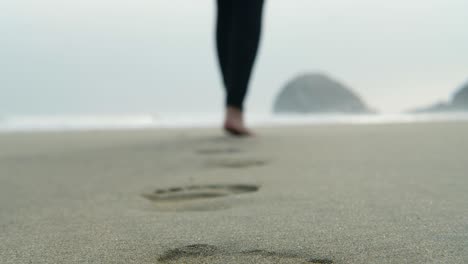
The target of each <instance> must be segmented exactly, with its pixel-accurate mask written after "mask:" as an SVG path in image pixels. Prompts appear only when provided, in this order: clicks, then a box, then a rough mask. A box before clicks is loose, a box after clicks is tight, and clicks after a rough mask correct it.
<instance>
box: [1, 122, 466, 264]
mask: <svg viewBox="0 0 468 264" xmlns="http://www.w3.org/2000/svg"><path fill="white" fill-rule="evenodd" d="M257 133H258V134H259V135H260V136H259V137H256V138H251V139H234V138H228V137H225V136H223V135H222V134H220V132H219V131H218V130H217V129H196V130H188V129H176V130H170V129H162V130H144V131H107V132H104V131H101V132H68V133H22V134H21V133H18V134H0V263H15V264H16V263H467V262H468V202H467V201H468V155H467V154H468V153H467V152H468V123H427V124H424V123H420V124H394V125H354V126H353V125H322V126H310V127H281V128H262V129H258V130H257Z"/></svg>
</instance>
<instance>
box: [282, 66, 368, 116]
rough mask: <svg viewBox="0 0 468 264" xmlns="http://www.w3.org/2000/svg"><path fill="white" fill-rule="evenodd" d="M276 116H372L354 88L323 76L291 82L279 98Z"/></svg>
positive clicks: (313, 75)
mask: <svg viewBox="0 0 468 264" xmlns="http://www.w3.org/2000/svg"><path fill="white" fill-rule="evenodd" d="M273 112H274V113H303V114H306V113H354V114H356V113H370V112H372V111H370V110H369V109H368V108H367V106H366V105H365V104H364V103H363V101H362V100H361V99H360V98H359V96H358V95H356V94H355V93H354V92H353V91H352V90H351V89H349V88H348V87H346V86H344V85H343V84H341V83H339V82H337V81H335V80H333V79H331V78H329V77H327V76H325V75H323V74H304V75H300V76H298V77H296V78H294V79H292V80H291V81H289V82H288V83H287V84H286V85H285V87H284V88H283V89H282V90H281V92H280V93H279V95H278V96H277V97H276V100H275V102H274V106H273Z"/></svg>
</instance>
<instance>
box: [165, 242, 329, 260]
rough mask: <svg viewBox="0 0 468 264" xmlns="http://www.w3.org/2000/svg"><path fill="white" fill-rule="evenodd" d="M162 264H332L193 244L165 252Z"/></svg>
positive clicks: (290, 255)
mask: <svg viewBox="0 0 468 264" xmlns="http://www.w3.org/2000/svg"><path fill="white" fill-rule="evenodd" d="M158 261H159V262H162V263H195V264H196V263H260V264H261V263H315V264H332V263H333V261H332V260H330V259H319V258H309V257H304V256H299V255H295V254H287V253H276V252H270V251H266V250H250V251H242V252H227V251H224V250H220V249H218V248H217V247H215V246H212V245H207V244H195V245H189V246H185V247H180V248H175V249H171V250H168V251H166V252H165V253H164V254H162V255H161V256H160V257H159V258H158Z"/></svg>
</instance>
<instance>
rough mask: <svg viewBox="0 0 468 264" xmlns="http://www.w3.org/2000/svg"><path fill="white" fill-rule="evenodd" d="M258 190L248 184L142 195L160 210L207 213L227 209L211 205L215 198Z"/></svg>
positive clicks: (218, 205) (187, 188)
mask: <svg viewBox="0 0 468 264" xmlns="http://www.w3.org/2000/svg"><path fill="white" fill-rule="evenodd" d="M258 189H259V187H258V186H256V185H248V184H232V185H226V184H211V185H191V186H186V187H173V188H168V189H158V190H155V191H154V192H151V193H144V194H142V195H143V197H145V198H146V199H148V200H150V201H153V202H155V205H157V206H158V208H160V209H167V210H196V211H199V210H200V211H205V210H218V209H223V208H226V204H222V203H215V202H213V203H209V202H210V201H211V200H213V199H214V198H219V197H224V196H229V195H236V194H242V193H249V192H256V191H258Z"/></svg>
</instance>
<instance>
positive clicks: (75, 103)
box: [0, 0, 468, 114]
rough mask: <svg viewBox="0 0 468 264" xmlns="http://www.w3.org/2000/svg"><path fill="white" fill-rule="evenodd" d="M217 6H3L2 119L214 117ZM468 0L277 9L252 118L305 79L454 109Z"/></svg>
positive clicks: (464, 61)
mask: <svg viewBox="0 0 468 264" xmlns="http://www.w3.org/2000/svg"><path fill="white" fill-rule="evenodd" d="M214 3H215V1H201V0H131V1H130V0H125V1H124V0H73V1H72V0H41V1H37V0H2V1H0V38H1V39H0V92H1V93H0V114H60V113H62V114H63V113H65V114H67V113H68V114H69V113H87V114H89V113H146V112H151V113H158V112H214V111H218V110H219V109H221V107H222V103H223V90H222V88H221V83H220V77H219V73H218V68H217V61H216V57H215V49H214V38H213V37H214V35H213V29H214V22H215V5H214ZM467 13H468V1H466V0H392V1H379V0H353V1H350V0H293V1H287V0H270V1H267V5H266V10H265V20H264V28H263V29H264V31H263V39H262V44H261V49H260V54H259V57H258V62H257V64H256V69H255V75H254V77H253V80H252V83H251V89H250V94H249V98H248V101H247V108H248V109H249V110H250V111H251V112H262V113H263V112H267V111H270V110H271V107H272V103H273V100H274V97H275V95H276V94H277V93H278V92H279V90H280V89H281V86H282V85H284V84H285V82H287V81H288V80H289V79H290V78H292V77H294V76H295V75H297V74H299V73H302V72H316V71H319V72H324V73H327V74H329V75H330V76H332V77H334V78H336V79H338V80H339V81H341V82H343V83H344V84H347V85H348V86H350V87H351V88H353V90H354V91H356V92H357V93H358V94H360V95H361V96H362V97H363V99H364V100H365V101H366V102H367V103H368V104H369V105H371V106H372V107H374V108H376V109H378V110H381V111H384V112H395V111H401V110H404V109H408V108H413V107H416V106H421V105H425V104H429V103H432V102H434V101H438V100H447V99H449V98H450V96H451V94H452V93H453V92H454V90H455V89H456V88H457V87H459V86H460V85H461V84H463V83H464V82H465V81H468V30H467V28H468V19H467Z"/></svg>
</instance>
